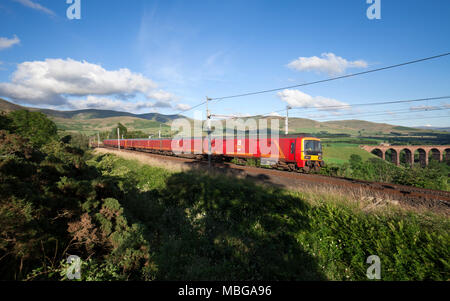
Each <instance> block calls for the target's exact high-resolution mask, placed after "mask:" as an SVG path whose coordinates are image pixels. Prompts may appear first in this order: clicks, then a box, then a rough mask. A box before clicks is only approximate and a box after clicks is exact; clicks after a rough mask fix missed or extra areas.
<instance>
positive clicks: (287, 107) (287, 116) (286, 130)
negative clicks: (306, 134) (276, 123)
mask: <svg viewBox="0 0 450 301" xmlns="http://www.w3.org/2000/svg"><path fill="white" fill-rule="evenodd" d="M290 109H292V108H291V107H290V106H286V119H285V121H284V122H285V123H284V129H285V132H284V133H285V134H286V135H288V134H289V110H290Z"/></svg>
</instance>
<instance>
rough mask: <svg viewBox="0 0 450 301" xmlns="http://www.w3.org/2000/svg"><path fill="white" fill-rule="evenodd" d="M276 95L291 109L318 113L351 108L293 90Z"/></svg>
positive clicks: (341, 103) (337, 102)
mask: <svg viewBox="0 0 450 301" xmlns="http://www.w3.org/2000/svg"><path fill="white" fill-rule="evenodd" d="M277 95H278V97H279V98H280V99H281V100H283V101H284V102H286V103H287V104H289V105H290V106H291V107H293V108H295V107H297V108H316V109H318V110H320V111H336V110H348V109H350V108H351V106H350V105H349V104H347V103H345V102H342V101H338V100H336V99H333V98H326V97H322V96H311V95H308V94H306V93H303V92H301V91H299V90H294V89H286V90H283V91H281V92H278V93H277Z"/></svg>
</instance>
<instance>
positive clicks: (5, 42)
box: [0, 35, 20, 50]
mask: <svg viewBox="0 0 450 301" xmlns="http://www.w3.org/2000/svg"><path fill="white" fill-rule="evenodd" d="M19 43H20V39H19V38H18V37H17V36H16V35H14V37H13V38H12V39H8V38H3V37H0V50H2V49H6V48H9V47H12V46H14V45H16V44H19Z"/></svg>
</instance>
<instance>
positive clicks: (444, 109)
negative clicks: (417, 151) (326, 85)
mask: <svg viewBox="0 0 450 301" xmlns="http://www.w3.org/2000/svg"><path fill="white" fill-rule="evenodd" d="M446 110H450V108H435V109H422V110H403V111H392V112H388V111H385V112H384V113H380V114H363V115H357V116H358V117H363V118H368V117H374V116H375V118H378V117H376V116H385V115H386V114H389V113H393V114H397V113H401V114H414V113H416V114H417V113H426V112H430V111H433V112H435V111H446ZM342 117H344V118H345V115H341V116H340V117H339V118H334V119H329V118H318V119H319V120H316V119H314V120H316V121H320V122H327V121H342V120H355V119H354V118H351V119H348V118H346V119H343V118H342ZM307 118H308V119H311V118H309V117H307Z"/></svg>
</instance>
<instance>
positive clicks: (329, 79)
mask: <svg viewBox="0 0 450 301" xmlns="http://www.w3.org/2000/svg"><path fill="white" fill-rule="evenodd" d="M447 55H450V52H447V53H442V54H439V55H434V56H430V57H426V58H421V59H417V60H413V61H409V62H404V63H400V64H396V65H391V66H386V67H382V68H377V69H372V70H367V71H362V72H357V73H351V74H346V75H341V76H337V77H332V78H327V79H322V80H318V81H313V82H308V83H303V84H298V85H292V86H287V87H282V88H274V89H268V90H261V91H256V92H248V93H242V94H236V95H229V96H222V97H213V98H211V100H224V99H230V98H236V97H244V96H250V95H257V94H263V93H269V92H275V91H280V90H285V89H292V88H298V87H304V86H309V85H314V84H319V83H324V82H330V81H334V80H338V79H343V78H348V77H354V76H359V75H363V74H368V73H373V72H378V71H382V70H387V69H392V68H397V67H401V66H406V65H410V64H415V63H419V62H424V61H428V60H432V59H436V58H440V57H444V56H447Z"/></svg>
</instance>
